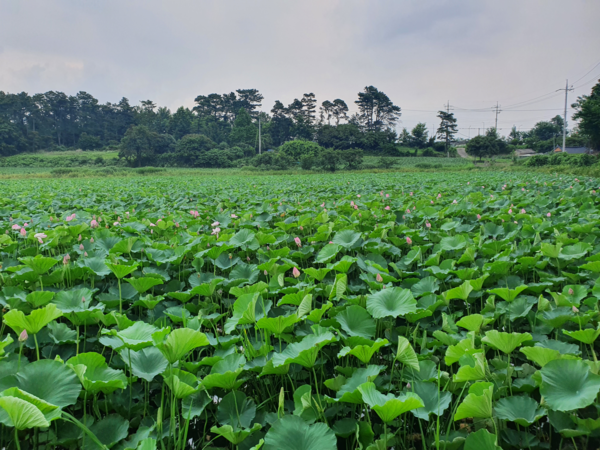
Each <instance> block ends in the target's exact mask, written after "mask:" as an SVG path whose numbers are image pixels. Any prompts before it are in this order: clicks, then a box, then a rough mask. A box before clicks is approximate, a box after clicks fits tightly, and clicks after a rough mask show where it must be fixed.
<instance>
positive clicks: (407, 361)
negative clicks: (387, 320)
mask: <svg viewBox="0 0 600 450" xmlns="http://www.w3.org/2000/svg"><path fill="white" fill-rule="evenodd" d="M395 360H396V361H400V362H401V363H402V364H404V365H405V366H407V367H412V368H413V369H414V370H416V371H420V370H421V368H420V367H419V359H418V358H417V354H416V353H415V350H414V349H413V347H412V345H410V341H409V340H408V339H406V338H405V337H404V336H398V348H397V350H396V357H395Z"/></svg>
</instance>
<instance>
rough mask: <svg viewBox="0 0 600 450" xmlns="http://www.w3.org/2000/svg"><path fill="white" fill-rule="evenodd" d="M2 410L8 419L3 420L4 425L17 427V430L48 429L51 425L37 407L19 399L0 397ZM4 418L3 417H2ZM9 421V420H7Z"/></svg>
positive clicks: (0, 416)
mask: <svg viewBox="0 0 600 450" xmlns="http://www.w3.org/2000/svg"><path fill="white" fill-rule="evenodd" d="M0 408H2V409H3V410H4V411H5V412H6V415H7V416H8V417H7V418H3V419H4V420H2V423H4V424H5V425H7V426H9V427H15V428H16V429H17V430H25V429H27V428H36V427H39V428H47V427H49V426H50V423H49V422H48V421H47V420H46V418H45V417H44V414H42V411H40V410H39V408H37V407H36V406H34V405H33V404H31V403H30V402H28V401H26V400H23V399H21V398H17V397H11V396H6V397H0ZM0 418H2V415H0ZM7 419H8V420H7Z"/></svg>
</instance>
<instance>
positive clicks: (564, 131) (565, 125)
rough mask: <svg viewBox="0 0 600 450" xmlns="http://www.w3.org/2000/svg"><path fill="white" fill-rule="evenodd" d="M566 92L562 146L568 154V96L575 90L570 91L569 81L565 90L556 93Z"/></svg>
mask: <svg viewBox="0 0 600 450" xmlns="http://www.w3.org/2000/svg"><path fill="white" fill-rule="evenodd" d="M563 90H564V91H565V116H564V123H563V145H562V151H563V152H566V151H567V150H566V144H567V95H568V94H569V91H572V90H573V88H571V89H569V80H567V83H566V84H565V88H564V89H557V90H556V92H558V91H563Z"/></svg>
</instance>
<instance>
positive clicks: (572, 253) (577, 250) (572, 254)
mask: <svg viewBox="0 0 600 450" xmlns="http://www.w3.org/2000/svg"><path fill="white" fill-rule="evenodd" d="M592 249H593V247H592V246H591V245H590V244H588V243H587V242H578V243H576V244H574V245H567V246H566V247H563V248H562V249H561V251H560V254H559V255H558V257H559V258H560V259H562V260H566V261H571V260H574V259H581V258H583V257H584V256H585V255H586V254H587V252H589V251H590V250H592Z"/></svg>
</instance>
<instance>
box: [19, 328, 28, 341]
mask: <svg viewBox="0 0 600 450" xmlns="http://www.w3.org/2000/svg"><path fill="white" fill-rule="evenodd" d="M28 337H29V336H28V335H27V330H23V331H21V334H19V342H25V341H26V340H27V338H28Z"/></svg>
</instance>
